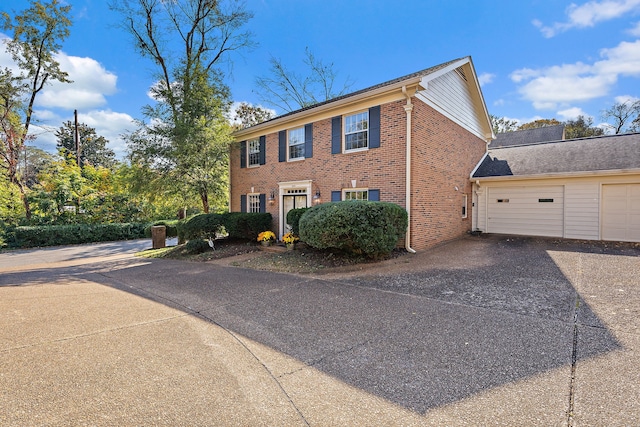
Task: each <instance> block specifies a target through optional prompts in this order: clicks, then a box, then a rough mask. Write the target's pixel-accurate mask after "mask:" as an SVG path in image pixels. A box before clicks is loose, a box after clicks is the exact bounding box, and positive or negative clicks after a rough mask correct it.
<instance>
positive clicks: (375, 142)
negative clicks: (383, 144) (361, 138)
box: [369, 105, 380, 148]
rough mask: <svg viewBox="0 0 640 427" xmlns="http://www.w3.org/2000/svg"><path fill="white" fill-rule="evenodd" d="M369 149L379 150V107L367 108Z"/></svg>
mask: <svg viewBox="0 0 640 427" xmlns="http://www.w3.org/2000/svg"><path fill="white" fill-rule="evenodd" d="M369 148H380V106H379V105H378V106H377V107H371V108H369Z"/></svg>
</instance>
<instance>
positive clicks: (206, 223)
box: [181, 214, 224, 240]
mask: <svg viewBox="0 0 640 427" xmlns="http://www.w3.org/2000/svg"><path fill="white" fill-rule="evenodd" d="M181 231H182V235H183V237H184V238H185V239H186V240H192V239H206V238H209V237H213V236H215V235H216V234H220V233H223V232H224V225H223V224H222V222H221V218H220V215H218V214H200V215H196V216H192V217H191V218H189V219H188V220H187V221H185V223H184V224H183V225H182V230H181Z"/></svg>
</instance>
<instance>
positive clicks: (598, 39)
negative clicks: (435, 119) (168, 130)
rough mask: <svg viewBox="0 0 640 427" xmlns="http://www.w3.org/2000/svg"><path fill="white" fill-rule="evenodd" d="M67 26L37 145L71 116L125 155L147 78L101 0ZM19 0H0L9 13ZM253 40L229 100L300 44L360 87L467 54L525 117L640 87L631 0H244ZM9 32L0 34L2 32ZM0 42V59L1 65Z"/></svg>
mask: <svg viewBox="0 0 640 427" xmlns="http://www.w3.org/2000/svg"><path fill="white" fill-rule="evenodd" d="M63 3H64V2H63ZM66 3H67V4H70V5H71V6H72V20H73V26H72V27H71V36H70V37H69V38H68V39H67V40H66V41H65V42H64V44H63V48H62V51H61V52H60V53H59V55H58V58H59V60H60V62H61V64H62V67H63V69H65V70H66V71H68V72H69V74H70V77H71V79H72V80H74V83H73V84H70V85H64V86H63V85H52V86H49V87H48V88H47V91H46V92H45V93H43V94H42V96H41V97H40V98H39V100H38V102H37V111H36V118H37V119H38V120H39V123H40V124H41V125H42V127H41V128H38V129H34V130H35V131H37V133H38V137H37V140H36V141H35V142H34V144H35V145H37V146H39V147H41V148H45V149H47V150H49V151H55V137H54V136H53V133H52V132H51V130H52V129H54V130H55V129H57V128H58V127H59V126H60V125H61V124H62V122H63V121H66V120H71V119H72V118H73V110H74V109H78V112H79V118H80V121H81V122H84V123H87V124H89V125H90V126H92V127H95V128H96V129H97V131H98V133H99V134H101V135H103V136H105V137H106V138H107V139H109V141H110V146H111V148H112V149H114V150H115V151H116V152H117V153H118V155H120V156H122V155H123V153H124V152H125V149H126V147H125V146H124V144H123V142H122V140H121V139H120V137H119V135H120V134H121V133H123V132H125V131H126V130H127V129H133V127H134V126H133V125H132V120H133V119H135V118H140V117H141V113H140V110H141V107H142V106H144V105H145V104H148V103H149V102H150V99H149V98H148V96H147V92H148V89H149V86H150V85H151V84H152V83H153V81H154V80H153V76H152V72H153V67H152V65H151V64H150V63H148V62H145V61H144V60H141V59H140V58H139V57H138V56H137V54H136V53H135V52H134V50H133V49H132V47H131V45H130V40H129V39H128V35H127V34H125V33H123V32H122V31H121V30H120V29H118V28H117V27H116V26H115V24H116V23H117V22H118V19H119V16H118V15H117V14H115V13H114V12H111V11H110V10H109V9H108V7H107V6H106V3H107V2H106V1H105V0H67V2H66ZM27 7H28V1H26V0H8V1H7V0H5V1H3V2H2V5H1V6H0V10H2V11H4V12H8V13H10V14H11V15H13V12H14V11H21V10H23V9H25V8H27ZM246 7H247V9H248V10H250V11H252V12H253V13H254V18H253V19H252V20H251V21H250V23H249V25H248V27H249V28H250V29H251V31H252V32H253V33H254V35H255V41H256V42H257V43H258V45H257V47H256V48H254V49H253V50H250V51H243V52H239V53H233V54H232V56H230V57H229V59H230V60H231V63H230V65H228V66H225V68H224V71H225V72H226V73H227V75H228V78H227V83H228V85H229V86H230V88H231V91H232V95H233V99H234V100H235V101H246V102H250V103H254V104H259V103H260V100H259V97H258V95H257V93H256V90H257V89H256V85H255V79H256V77H257V76H261V75H265V74H266V73H267V71H268V61H269V58H270V56H274V57H277V58H280V59H281V60H282V62H283V63H284V64H285V65H286V66H287V67H289V68H291V69H293V70H300V69H301V68H302V67H303V64H302V60H303V59H304V52H305V48H306V47H308V48H309V49H310V50H311V51H312V52H313V53H314V55H315V56H316V57H317V58H319V59H321V60H322V61H324V62H327V63H329V62H332V63H333V64H334V69H335V70H337V71H338V73H339V74H338V81H341V80H342V79H347V78H348V79H349V80H351V81H353V82H354V84H353V86H352V87H351V89H352V90H358V89H361V88H365V87H367V86H371V85H375V84H377V83H380V82H384V81H387V80H391V79H393V78H396V77H400V76H403V75H405V74H409V73H412V72H415V71H418V70H421V69H424V68H428V67H431V66H433V65H437V64H439V63H442V62H445V61H448V60H451V59H455V58H459V57H463V56H467V55H471V57H472V58H473V62H474V65H475V68H476V72H477V74H478V76H479V78H480V81H481V85H482V91H483V94H484V97H485V102H486V104H487V108H488V110H489V112H490V113H491V114H494V115H497V116H504V117H508V118H510V119H514V120H518V121H521V122H527V121H531V120H535V119H538V118H557V119H558V120H566V119H570V118H575V117H576V116H577V115H579V114H584V115H587V116H591V117H593V119H594V122H595V123H600V122H601V119H600V118H601V111H602V110H603V109H605V108H607V107H610V106H611V105H613V103H614V102H616V101H624V100H627V99H629V98H631V99H637V98H638V97H640V0H593V1H582V0H577V1H575V2H571V1H564V0H521V1H513V0H493V1H489V0H473V1H471V0H461V1H457V2H442V1H435V0H422V1H420V0H404V1H403V0H396V1H393V0H368V1H359V0H358V1H356V0H351V1H345V0H248V1H247V2H246ZM1 37H3V38H4V37H6V35H1ZM10 62H11V61H10V58H9V57H8V56H7V55H6V54H5V52H4V50H3V49H2V48H0V65H2V66H10V65H11V64H10Z"/></svg>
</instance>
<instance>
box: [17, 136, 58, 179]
mask: <svg viewBox="0 0 640 427" xmlns="http://www.w3.org/2000/svg"><path fill="white" fill-rule="evenodd" d="M21 157H22V158H21V159H20V163H19V167H18V169H19V171H20V175H21V176H22V181H23V182H24V184H25V185H26V186H27V187H28V188H33V186H34V185H36V184H37V183H38V175H39V174H40V172H42V171H43V170H44V169H45V168H46V167H47V166H48V165H49V164H50V163H51V162H53V161H54V156H53V155H51V154H50V153H48V152H46V151H44V150H42V149H40V148H37V147H32V146H29V145H27V146H25V147H24V150H23V153H22V156H21Z"/></svg>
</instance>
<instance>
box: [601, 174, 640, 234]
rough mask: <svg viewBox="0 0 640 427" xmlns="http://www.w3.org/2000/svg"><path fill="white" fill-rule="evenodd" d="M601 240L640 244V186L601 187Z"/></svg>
mask: <svg viewBox="0 0 640 427" xmlns="http://www.w3.org/2000/svg"><path fill="white" fill-rule="evenodd" d="M602 239H604V240H618V241H626V242H640V184H607V185H603V186H602Z"/></svg>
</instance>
